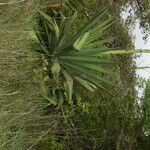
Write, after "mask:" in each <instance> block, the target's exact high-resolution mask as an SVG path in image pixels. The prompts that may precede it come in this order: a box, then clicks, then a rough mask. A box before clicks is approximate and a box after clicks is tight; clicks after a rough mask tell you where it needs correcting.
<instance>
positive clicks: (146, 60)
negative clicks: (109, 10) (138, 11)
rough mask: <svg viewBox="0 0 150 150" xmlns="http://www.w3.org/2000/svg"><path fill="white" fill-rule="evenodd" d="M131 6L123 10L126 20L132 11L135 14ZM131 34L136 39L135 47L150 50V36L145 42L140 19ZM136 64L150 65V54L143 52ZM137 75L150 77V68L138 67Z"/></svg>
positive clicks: (141, 65)
mask: <svg viewBox="0 0 150 150" xmlns="http://www.w3.org/2000/svg"><path fill="white" fill-rule="evenodd" d="M130 9H131V7H130V6H129V9H128V8H127V9H126V10H125V11H123V12H122V14H121V16H122V18H123V19H124V20H125V19H126V18H127V17H128V16H129V14H130V13H132V14H133V15H134V12H129V10H130ZM130 32H131V35H132V36H133V37H134V38H135V39H134V46H135V49H149V50H150V36H149V37H148V41H147V42H146V43H145V41H144V40H143V38H142V37H143V34H142V32H141V29H140V27H139V23H138V21H137V22H136V23H135V28H134V29H132V31H130ZM136 64H137V66H138V67H144V66H150V54H147V53H145V54H141V57H140V58H137V59H136ZM137 75H139V76H140V77H143V78H146V79H149V78H150V69H138V70H137Z"/></svg>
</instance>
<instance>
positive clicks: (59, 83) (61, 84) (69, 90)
mask: <svg viewBox="0 0 150 150" xmlns="http://www.w3.org/2000/svg"><path fill="white" fill-rule="evenodd" d="M106 11H107V8H106V7H104V8H103V9H102V10H101V11H100V12H99V13H98V14H96V15H95V17H93V18H92V19H91V20H90V21H89V22H87V23H86V24H85V25H84V26H83V27H81V28H80V29H78V30H77V31H76V33H75V35H72V36H71V37H70V36H68V35H67V31H69V29H70V28H71V26H72V23H73V22H74V20H75V19H76V17H77V14H76V12H75V13H74V14H73V16H72V17H69V18H68V17H64V16H61V17H60V19H59V20H58V19H53V18H54V17H57V16H53V17H51V16H49V15H47V14H46V13H44V12H41V11H39V13H40V14H41V16H42V18H41V20H40V23H39V24H40V26H41V28H42V30H39V31H35V35H36V36H35V39H36V40H37V44H38V45H36V47H37V51H38V52H40V53H41V55H42V57H43V64H45V65H44V66H43V68H45V70H46V71H45V72H46V73H45V74H46V76H44V77H43V81H48V82H49V81H52V82H49V84H50V85H51V87H50V88H48V92H46V90H42V91H44V92H43V94H44V97H45V98H46V99H47V100H49V102H50V103H52V104H53V105H59V106H60V105H61V104H62V103H63V102H64V100H65V99H66V100H67V101H68V102H69V103H70V104H72V97H73V95H74V96H75V97H77V96H76V94H75V93H77V91H76V92H75V91H74V90H73V86H74V84H73V82H74V80H75V81H76V82H78V83H80V84H81V85H82V86H84V87H85V88H86V89H87V90H89V91H91V92H93V91H95V90H96V88H97V87H99V88H102V89H104V90H105V87H104V86H103V83H106V84H108V85H111V86H116V84H115V83H113V82H111V81H109V80H108V79H106V78H104V77H102V75H101V76H100V73H101V74H102V73H103V74H105V76H106V75H107V74H108V75H111V76H114V77H117V73H115V72H114V71H111V70H110V69H109V70H108V69H106V67H103V66H102V65H103V64H114V63H115V62H113V61H111V60H109V59H104V58H102V57H100V54H101V53H103V52H106V51H108V52H109V51H111V50H112V49H111V48H107V47H106V46H105V44H106V43H109V42H110V41H112V40H111V39H106V40H98V38H99V37H100V36H101V34H102V33H103V31H104V30H105V29H107V28H108V27H109V26H110V25H111V24H112V23H113V22H114V18H113V17H109V18H108V19H107V20H105V21H103V22H100V23H98V22H99V20H100V18H102V17H103V16H104V14H105V13H106ZM54 15H59V14H57V12H54ZM95 24H97V25H96V26H95ZM43 71H44V69H43ZM93 71H94V74H93ZM35 72H36V71H35ZM98 73H99V74H98ZM36 74H38V73H36ZM42 89H44V87H43V84H42Z"/></svg>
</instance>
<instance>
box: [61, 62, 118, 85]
mask: <svg viewBox="0 0 150 150" xmlns="http://www.w3.org/2000/svg"><path fill="white" fill-rule="evenodd" d="M63 63H64V64H65V65H67V66H70V67H71V68H73V69H75V70H77V71H80V72H81V73H83V74H85V76H90V77H91V78H93V79H95V80H98V81H100V82H103V83H106V84H108V85H111V86H114V87H117V86H116V84H115V83H113V82H111V81H109V80H107V79H105V78H103V77H101V76H99V75H96V74H94V73H93V72H91V70H89V69H85V68H84V67H80V66H78V65H72V64H68V63H67V62H63Z"/></svg>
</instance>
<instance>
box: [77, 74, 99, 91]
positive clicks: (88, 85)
mask: <svg viewBox="0 0 150 150" xmlns="http://www.w3.org/2000/svg"><path fill="white" fill-rule="evenodd" d="M75 79H76V80H77V81H78V82H79V83H80V84H81V85H83V86H84V87H85V88H86V89H87V90H89V91H90V92H94V91H95V90H96V86H95V85H94V84H92V83H90V82H88V81H87V80H84V79H81V78H78V77H75Z"/></svg>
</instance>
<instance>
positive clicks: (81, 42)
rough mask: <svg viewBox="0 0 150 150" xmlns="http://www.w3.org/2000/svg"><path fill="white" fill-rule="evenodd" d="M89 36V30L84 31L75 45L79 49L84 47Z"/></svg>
mask: <svg viewBox="0 0 150 150" xmlns="http://www.w3.org/2000/svg"><path fill="white" fill-rule="evenodd" d="M88 37H89V32H86V33H84V34H83V35H82V36H80V37H79V38H78V39H77V40H76V42H75V43H74V44H73V47H74V48H75V49H77V50H81V49H82V47H83V46H84V43H85V42H86V40H87V39H88Z"/></svg>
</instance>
